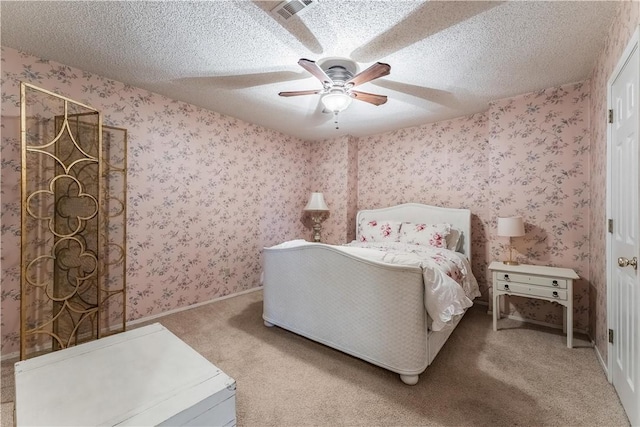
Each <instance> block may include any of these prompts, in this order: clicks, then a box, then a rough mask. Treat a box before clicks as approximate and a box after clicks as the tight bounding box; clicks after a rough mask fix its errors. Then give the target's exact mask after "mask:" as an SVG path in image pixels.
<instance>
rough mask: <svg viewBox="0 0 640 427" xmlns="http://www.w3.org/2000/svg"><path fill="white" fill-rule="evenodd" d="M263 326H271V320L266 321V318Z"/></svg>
mask: <svg viewBox="0 0 640 427" xmlns="http://www.w3.org/2000/svg"><path fill="white" fill-rule="evenodd" d="M264 326H266V327H267V328H273V326H274V325H273V323H271V322H267V321H266V320H265V321H264Z"/></svg>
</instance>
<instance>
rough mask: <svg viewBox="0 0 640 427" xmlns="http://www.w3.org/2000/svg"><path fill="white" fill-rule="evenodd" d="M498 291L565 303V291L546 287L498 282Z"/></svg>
mask: <svg viewBox="0 0 640 427" xmlns="http://www.w3.org/2000/svg"><path fill="white" fill-rule="evenodd" d="M497 285H498V289H499V290H501V291H506V292H513V293H515V294H523V295H530V296H536V297H544V298H551V299H557V300H563V301H566V299H567V291H566V290H564V289H552V288H548V287H546V286H529V285H525V284H523V283H513V282H505V281H502V280H498V283H497Z"/></svg>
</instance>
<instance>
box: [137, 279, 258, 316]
mask: <svg viewBox="0 0 640 427" xmlns="http://www.w3.org/2000/svg"><path fill="white" fill-rule="evenodd" d="M260 290H262V286H258V287H255V288H251V289H247V290H246V291H242V292H236V293H235V294H230V295H225V296H223V297H218V298H214V299H211V300H209V301H203V302H198V303H195V304H192V305H187V306H184V307H178V308H174V309H172V310H169V311H163V312H162V313H158V314H152V315H151V316H147V317H141V318H140V319H136V320H132V321H130V322H127V326H134V325H137V324H139V323H144V322H148V321H150V320H154V319H157V318H159V317H164V316H169V315H170V314H175V313H180V312H181V311H185V310H191V309H192V308H197V307H202V306H203V305H207V304H211V303H213V302H218V301H223V300H226V299H229V298H233V297H239V296H240V295H246V294H250V293H251V292H256V291H260Z"/></svg>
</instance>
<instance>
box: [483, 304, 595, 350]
mask: <svg viewBox="0 0 640 427" xmlns="http://www.w3.org/2000/svg"><path fill="white" fill-rule="evenodd" d="M487 314H491V315H493V311H491V310H487ZM501 318H502V319H511V320H517V321H519V322H523V323H531V324H532V325H539V326H545V327H547V328H553V329H560V330H561V329H562V325H556V324H555V323H547V322H543V321H541V320H533V319H526V318H524V317H520V316H516V315H513V314H508V315H504V314H502V316H501ZM573 332H577V333H579V334H584V335H589V334H588V333H587V331H586V330H585V329H578V328H573ZM589 338H591V337H589ZM591 342H592V343H593V340H591Z"/></svg>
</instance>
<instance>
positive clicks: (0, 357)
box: [0, 286, 262, 362]
mask: <svg viewBox="0 0 640 427" xmlns="http://www.w3.org/2000/svg"><path fill="white" fill-rule="evenodd" d="M260 290H262V286H257V287H255V288H251V289H247V290H246V291H242V292H236V293H235V294H230V295H225V296H223V297H218V298H214V299H211V300H208V301H203V302H198V303H195V304H192V305H187V306H184V307H178V308H174V309H172V310H169V311H163V312H162V313H158V314H152V315H151V316H147V317H141V318H140V319H136V320H132V321H130V322H127V324H126V325H127V327H128V326H134V325H137V324H139V323H144V322H148V321H150V320H154V319H158V318H160V317H164V316H169V315H170V314H175V313H179V312H181V311H185V310H190V309H192V308H196V307H202V306H203V305H207V304H211V303H213V302H217V301H222V300H225V299H229V298H233V297H238V296H240V295H245V294H249V293H251V292H256V291H260ZM118 328H120V326H119V325H116V326H112V327H110V328H109V330H116V329H118ZM19 357H20V351H14V352H11V353H8V354H2V355H0V362H7V361H10V360H12V359H16V362H17V361H18V360H17V359H18V358H19Z"/></svg>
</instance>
